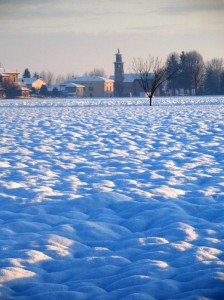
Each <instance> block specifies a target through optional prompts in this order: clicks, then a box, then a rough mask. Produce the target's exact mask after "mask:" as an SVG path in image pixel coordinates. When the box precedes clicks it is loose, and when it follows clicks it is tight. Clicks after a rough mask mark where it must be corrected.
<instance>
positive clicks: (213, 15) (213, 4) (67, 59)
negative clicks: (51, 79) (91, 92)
mask: <svg viewBox="0 0 224 300" xmlns="http://www.w3.org/2000/svg"><path fill="white" fill-rule="evenodd" d="M0 44H1V46H0V49H1V50H0V63H1V64H2V66H3V67H4V68H6V69H10V70H17V71H18V72H20V73H23V72H24V69H25V68H28V69H29V70H30V72H31V74H33V73H34V72H41V71H42V70H45V71H50V72H53V73H54V75H55V76H58V75H66V74H68V73H73V74H75V75H83V73H85V72H89V71H91V70H93V69H94V68H103V69H104V70H105V72H106V74H107V76H110V75H112V74H113V72H114V65H113V62H114V61H115V53H116V52H117V49H118V48H119V49H120V52H121V53H122V55H123V61H124V63H125V64H124V69H125V72H130V66H131V62H132V60H133V58H134V57H143V58H144V57H145V58H146V57H147V56H148V55H149V54H150V55H153V56H158V57H159V58H161V59H162V60H164V61H165V60H166V58H167V56H168V55H169V54H170V53H172V52H177V53H181V52H182V51H186V52H187V51H191V50H196V51H198V52H199V53H200V54H201V55H202V56H203V58H204V60H205V61H207V60H209V59H212V58H214V57H216V58H223V57H224V0H138V1H136V0H39V1H38V0H35V1H33V0H0Z"/></svg>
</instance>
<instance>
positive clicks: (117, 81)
mask: <svg viewBox="0 0 224 300" xmlns="http://www.w3.org/2000/svg"><path fill="white" fill-rule="evenodd" d="M115 55H116V61H115V62H114V95H115V97H122V96H123V82H124V63H123V61H122V55H121V53H120V50H119V49H118V51H117V53H116V54H115Z"/></svg>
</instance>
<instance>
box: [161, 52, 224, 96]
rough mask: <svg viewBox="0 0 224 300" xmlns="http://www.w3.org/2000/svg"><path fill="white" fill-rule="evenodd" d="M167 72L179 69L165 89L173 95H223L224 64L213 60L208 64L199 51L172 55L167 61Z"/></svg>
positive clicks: (217, 59)
mask: <svg viewBox="0 0 224 300" xmlns="http://www.w3.org/2000/svg"><path fill="white" fill-rule="evenodd" d="M166 66H167V70H168V72H169V70H174V69H178V72H176V74H175V76H173V77H172V78H171V79H170V80H169V81H167V83H166V86H165V87H164V86H163V89H164V90H166V91H167V92H168V93H170V94H171V95H176V94H180V90H182V91H183V93H184V94H190V95H205V94H206V95H223V94H224V62H223V59H222V58H213V59H211V60H209V61H207V62H205V61H204V59H203V57H202V55H201V54H200V53H198V52H197V51H189V52H182V53H181V54H178V53H171V54H170V55H169V56H168V58H167V61H166Z"/></svg>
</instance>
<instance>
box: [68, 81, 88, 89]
mask: <svg viewBox="0 0 224 300" xmlns="http://www.w3.org/2000/svg"><path fill="white" fill-rule="evenodd" d="M67 87H83V88H84V87H85V86H84V85H81V84H77V83H74V82H69V83H68V84H67V85H66V88H67Z"/></svg>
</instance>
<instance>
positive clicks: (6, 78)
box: [0, 68, 19, 86]
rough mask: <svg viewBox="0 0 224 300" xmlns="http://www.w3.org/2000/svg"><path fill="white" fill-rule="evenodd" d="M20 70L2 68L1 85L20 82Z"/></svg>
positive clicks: (0, 71) (0, 73) (0, 72)
mask: <svg viewBox="0 0 224 300" xmlns="http://www.w3.org/2000/svg"><path fill="white" fill-rule="evenodd" d="M18 76H19V73H18V72H13V71H9V70H6V69H4V68H0V84H1V86H8V85H16V84H18Z"/></svg>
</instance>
